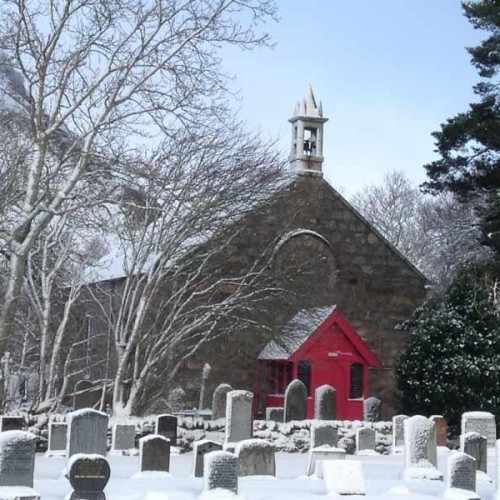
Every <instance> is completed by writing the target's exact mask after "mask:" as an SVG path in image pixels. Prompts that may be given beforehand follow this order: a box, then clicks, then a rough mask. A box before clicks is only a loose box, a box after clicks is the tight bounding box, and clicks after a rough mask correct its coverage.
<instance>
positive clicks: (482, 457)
mask: <svg viewBox="0 0 500 500" xmlns="http://www.w3.org/2000/svg"><path fill="white" fill-rule="evenodd" d="M460 451H462V452H464V453H466V454H467V455H470V456H471V457H472V458H473V459H474V460H475V461H476V472H477V473H476V480H479V481H482V482H491V479H490V478H489V477H488V476H487V475H486V462H487V453H488V445H487V442H486V438H485V437H484V436H481V434H479V433H477V432H467V433H466V434H463V435H461V436H460Z"/></svg>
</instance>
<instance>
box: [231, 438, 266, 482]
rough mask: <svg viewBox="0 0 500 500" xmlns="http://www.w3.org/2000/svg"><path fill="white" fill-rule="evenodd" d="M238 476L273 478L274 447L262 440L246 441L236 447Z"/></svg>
mask: <svg viewBox="0 0 500 500" xmlns="http://www.w3.org/2000/svg"><path fill="white" fill-rule="evenodd" d="M235 455H236V456H237V457H238V476H240V477H241V476H275V475H276V462H275V458H274V446H273V445H272V444H271V443H269V442H268V441H266V440H264V439H246V440H244V441H240V442H239V443H238V444H237V445H236V449H235Z"/></svg>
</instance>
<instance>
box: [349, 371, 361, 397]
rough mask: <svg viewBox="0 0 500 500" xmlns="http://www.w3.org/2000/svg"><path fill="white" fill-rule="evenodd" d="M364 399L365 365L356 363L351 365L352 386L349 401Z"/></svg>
mask: <svg viewBox="0 0 500 500" xmlns="http://www.w3.org/2000/svg"><path fill="white" fill-rule="evenodd" d="M362 397H363V365H361V364H359V363H354V364H352V365H351V385H350V389H349V399H359V398H362Z"/></svg>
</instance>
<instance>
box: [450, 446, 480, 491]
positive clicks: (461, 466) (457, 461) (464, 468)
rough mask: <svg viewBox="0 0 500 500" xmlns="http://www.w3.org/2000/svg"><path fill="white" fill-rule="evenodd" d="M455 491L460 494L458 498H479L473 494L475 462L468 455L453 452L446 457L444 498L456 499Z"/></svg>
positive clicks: (474, 488) (474, 487)
mask: <svg viewBox="0 0 500 500" xmlns="http://www.w3.org/2000/svg"><path fill="white" fill-rule="evenodd" d="M456 490H459V492H460V493H461V494H462V496H461V497H460V498H470V499H473V498H479V495H476V494H475V491H476V461H475V460H474V458H472V457H471V456H470V455H467V454H466V453H462V452H460V451H453V452H451V453H450V454H449V456H448V461H447V464H446V491H445V493H444V498H450V499H451V498H457V496H458V495H457V493H458V492H457V491H456ZM465 492H468V493H465ZM471 493H473V495H471Z"/></svg>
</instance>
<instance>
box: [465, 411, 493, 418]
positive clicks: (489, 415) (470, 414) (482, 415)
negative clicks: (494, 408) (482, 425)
mask: <svg viewBox="0 0 500 500" xmlns="http://www.w3.org/2000/svg"><path fill="white" fill-rule="evenodd" d="M464 418H467V419H470V418H495V417H494V415H493V414H492V413H489V412H487V411H467V412H465V413H462V419H464Z"/></svg>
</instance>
